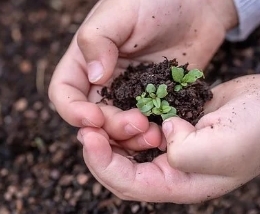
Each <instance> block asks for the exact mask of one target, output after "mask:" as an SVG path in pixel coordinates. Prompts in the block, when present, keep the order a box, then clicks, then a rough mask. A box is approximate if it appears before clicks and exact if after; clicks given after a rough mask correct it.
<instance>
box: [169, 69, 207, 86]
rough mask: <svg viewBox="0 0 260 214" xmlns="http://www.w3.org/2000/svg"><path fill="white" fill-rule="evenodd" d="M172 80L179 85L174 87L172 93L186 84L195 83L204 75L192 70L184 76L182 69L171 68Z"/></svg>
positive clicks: (197, 70)
mask: <svg viewBox="0 0 260 214" xmlns="http://www.w3.org/2000/svg"><path fill="white" fill-rule="evenodd" d="M171 73H172V78H173V80H174V81H175V82H177V83H179V84H177V85H176V86H175V87H174V91H179V90H181V89H182V88H183V87H186V86H188V84H191V83H194V82H196V80H197V79H199V78H201V77H204V74H203V72H202V71H200V70H199V69H192V70H190V71H189V72H188V73H187V74H184V69H183V68H180V67H175V66H172V67H171Z"/></svg>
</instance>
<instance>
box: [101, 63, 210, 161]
mask: <svg viewBox="0 0 260 214" xmlns="http://www.w3.org/2000/svg"><path fill="white" fill-rule="evenodd" d="M172 66H178V62H177V61H176V59H173V60H168V59H167V58H166V59H165V60H164V61H163V62H161V63H158V64H155V63H151V64H147V65H144V64H141V65H138V66H136V67H133V66H129V67H128V68H127V70H126V71H125V72H124V73H122V74H120V75H119V76H118V77H117V78H115V79H114V80H113V82H112V84H111V86H110V88H107V87H104V88H102V91H101V95H102V96H103V99H108V100H112V101H113V105H114V106H116V107H118V108H120V109H122V110H129V109H132V108H136V102H137V101H136V99H135V98H136V97H137V96H140V95H141V94H142V93H143V92H144V91H145V88H146V86H147V85H148V84H153V85H155V87H156V88H157V87H158V86H159V85H160V84H165V85H167V92H168V94H167V96H166V97H165V98H164V99H165V100H166V101H168V103H169V104H170V106H173V107H175V108H176V110H177V115H178V116H179V117H181V118H182V119H185V120H187V121H188V122H190V123H191V124H193V125H195V124H196V123H197V122H198V120H199V119H200V118H201V117H202V116H203V115H204V112H203V106H204V104H205V102H207V101H209V100H210V99H211V98H212V97H213V94H212V92H211V91H210V89H209V86H208V85H207V83H206V82H205V81H203V80H197V81H196V82H194V83H192V84H190V85H188V86H187V87H183V89H181V90H180V91H178V92H176V91H175V90H174V87H175V86H176V85H177V83H176V82H174V81H173V79H172V76H171V67H172ZM178 67H182V68H183V69H184V74H187V73H188V72H189V71H188V69H187V67H188V64H185V65H181V66H178ZM104 101H105V100H104ZM105 103H107V102H106V101H105ZM148 119H149V121H150V122H155V123H157V124H158V125H161V124H162V122H163V121H162V118H161V116H160V115H159V116H158V115H153V114H152V115H150V116H149V117H148ZM162 153H163V152H161V151H160V150H159V149H149V150H147V151H142V152H139V153H137V154H136V155H135V156H134V160H135V161H137V162H139V163H143V162H149V161H152V160H153V159H154V158H155V157H157V156H158V155H160V154H162Z"/></svg>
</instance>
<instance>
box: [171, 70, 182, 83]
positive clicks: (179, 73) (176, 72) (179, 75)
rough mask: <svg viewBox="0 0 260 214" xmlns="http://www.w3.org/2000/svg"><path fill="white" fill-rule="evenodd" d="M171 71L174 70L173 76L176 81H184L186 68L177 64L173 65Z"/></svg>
mask: <svg viewBox="0 0 260 214" xmlns="http://www.w3.org/2000/svg"><path fill="white" fill-rule="evenodd" d="M171 71H172V78H173V80H174V81H175V82H178V83H181V82H182V78H183V76H184V70H183V68H178V67H175V66H172V67H171Z"/></svg>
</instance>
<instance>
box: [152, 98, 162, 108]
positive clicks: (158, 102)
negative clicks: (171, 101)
mask: <svg viewBox="0 0 260 214" xmlns="http://www.w3.org/2000/svg"><path fill="white" fill-rule="evenodd" d="M153 104H154V106H155V107H156V108H160V107H161V99H160V98H158V97H156V98H155V99H153Z"/></svg>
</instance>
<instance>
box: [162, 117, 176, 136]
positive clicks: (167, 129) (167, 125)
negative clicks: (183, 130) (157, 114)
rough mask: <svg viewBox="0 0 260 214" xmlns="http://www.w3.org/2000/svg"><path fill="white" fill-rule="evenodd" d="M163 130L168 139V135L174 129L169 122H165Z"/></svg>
mask: <svg viewBox="0 0 260 214" xmlns="http://www.w3.org/2000/svg"><path fill="white" fill-rule="evenodd" d="M162 130H163V133H164V135H165V136H166V137H168V135H169V134H170V133H171V132H172V130H173V127H172V123H171V121H169V120H165V121H164V122H163V124H162Z"/></svg>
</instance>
